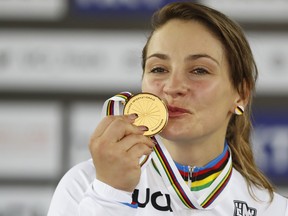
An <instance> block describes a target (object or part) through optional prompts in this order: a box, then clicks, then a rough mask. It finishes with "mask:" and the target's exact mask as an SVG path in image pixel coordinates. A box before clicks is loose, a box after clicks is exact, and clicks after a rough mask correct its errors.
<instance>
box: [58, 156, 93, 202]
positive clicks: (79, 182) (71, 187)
mask: <svg viewBox="0 0 288 216" xmlns="http://www.w3.org/2000/svg"><path fill="white" fill-rule="evenodd" d="M95 176H96V173H95V167H94V164H93V161H92V159H90V160H87V161H84V162H81V163H79V164H77V165H75V166H74V167H72V168H71V169H70V170H68V172H67V173H66V174H65V175H64V176H63V177H62V179H61V180H60V182H59V184H58V186H57V188H56V193H69V194H70V195H72V194H73V195H74V198H75V199H76V200H78V199H81V198H82V196H83V195H84V193H85V192H86V190H87V188H88V187H89V186H90V185H91V184H92V182H93V180H94V179H95Z"/></svg>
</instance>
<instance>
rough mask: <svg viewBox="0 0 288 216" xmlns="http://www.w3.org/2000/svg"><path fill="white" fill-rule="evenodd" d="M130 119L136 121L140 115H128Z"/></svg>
mask: <svg viewBox="0 0 288 216" xmlns="http://www.w3.org/2000/svg"><path fill="white" fill-rule="evenodd" d="M128 118H129V119H131V120H135V119H136V118H138V114H137V113H132V114H130V115H128Z"/></svg>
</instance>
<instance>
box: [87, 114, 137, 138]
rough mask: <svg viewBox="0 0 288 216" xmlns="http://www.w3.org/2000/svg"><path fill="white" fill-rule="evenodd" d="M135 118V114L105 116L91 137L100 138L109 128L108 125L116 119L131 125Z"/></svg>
mask: <svg viewBox="0 0 288 216" xmlns="http://www.w3.org/2000/svg"><path fill="white" fill-rule="evenodd" d="M137 117H138V115H137V114H130V115H122V116H106V117H104V118H103V119H102V120H101V121H100V123H99V124H98V126H97V128H96V129H95V131H94V133H93V137H99V136H101V135H102V134H103V133H104V131H105V130H106V129H107V128H108V127H109V125H110V124H111V123H112V122H113V121H115V120H116V119H123V121H126V122H128V123H133V122H134V121H135V119H136V118H137Z"/></svg>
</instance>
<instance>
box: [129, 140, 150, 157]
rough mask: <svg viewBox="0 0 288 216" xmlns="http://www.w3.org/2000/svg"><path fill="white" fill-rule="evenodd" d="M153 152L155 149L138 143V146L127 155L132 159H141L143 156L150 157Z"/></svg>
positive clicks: (132, 148) (133, 147)
mask: <svg viewBox="0 0 288 216" xmlns="http://www.w3.org/2000/svg"><path fill="white" fill-rule="evenodd" d="M152 151H153V148H151V147H149V146H147V145H146V144H145V143H138V144H136V145H133V146H132V147H131V148H130V149H129V150H128V152H127V153H128V154H130V155H131V156H132V157H135V158H137V159H139V158H141V157H142V156H143V155H150V154H151V153H152Z"/></svg>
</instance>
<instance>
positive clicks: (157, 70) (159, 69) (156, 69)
mask: <svg viewBox="0 0 288 216" xmlns="http://www.w3.org/2000/svg"><path fill="white" fill-rule="evenodd" d="M150 72H151V73H164V72H167V70H166V69H164V68H162V67H154V68H152V70H151V71H150Z"/></svg>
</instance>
